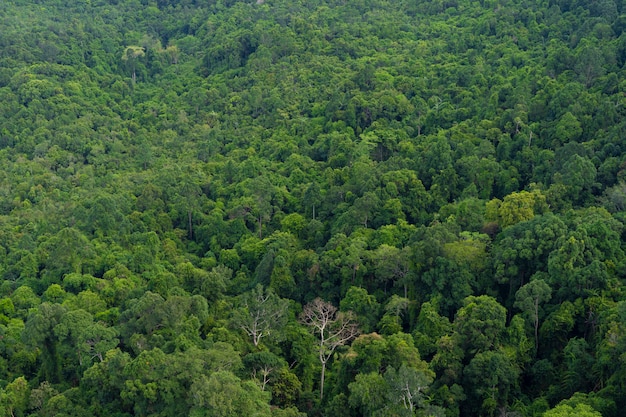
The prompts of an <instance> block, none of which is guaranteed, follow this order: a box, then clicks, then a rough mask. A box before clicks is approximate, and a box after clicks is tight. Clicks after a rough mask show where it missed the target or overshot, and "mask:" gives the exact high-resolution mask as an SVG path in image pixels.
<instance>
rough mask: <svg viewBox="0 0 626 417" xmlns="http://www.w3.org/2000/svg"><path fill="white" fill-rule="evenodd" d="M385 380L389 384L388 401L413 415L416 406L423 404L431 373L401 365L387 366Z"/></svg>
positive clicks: (431, 379)
mask: <svg viewBox="0 0 626 417" xmlns="http://www.w3.org/2000/svg"><path fill="white" fill-rule="evenodd" d="M385 381H386V382H387V385H388V386H389V391H388V393H387V399H388V402H389V403H390V404H393V405H396V406H400V408H401V409H402V408H403V409H404V410H406V411H408V412H409V413H408V414H407V415H410V416H413V415H415V412H416V411H417V409H418V408H423V407H424V406H425V397H426V391H427V389H428V387H429V385H430V384H431V382H432V381H433V375H432V372H431V371H429V370H417V369H413V368H410V367H407V366H406V365H402V366H400V368H399V369H398V370H395V369H394V368H389V369H388V370H387V372H385ZM400 415H403V414H400Z"/></svg>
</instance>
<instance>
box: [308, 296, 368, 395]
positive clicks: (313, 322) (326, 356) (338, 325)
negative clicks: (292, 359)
mask: <svg viewBox="0 0 626 417" xmlns="http://www.w3.org/2000/svg"><path fill="white" fill-rule="evenodd" d="M300 320H301V321H302V323H304V324H305V325H307V326H309V327H310V328H311V330H312V331H313V333H314V334H315V335H316V336H317V338H318V343H319V344H318V354H319V360H320V363H321V364H322V373H321V376H320V399H323V398H324V377H325V373H326V364H327V363H328V361H329V360H330V358H331V357H332V356H333V353H335V350H336V349H337V348H338V347H339V346H343V345H345V344H346V343H348V342H349V341H351V340H352V339H354V338H355V337H356V336H357V335H358V334H359V328H358V326H357V324H356V322H354V320H353V319H352V316H351V314H350V313H343V312H338V311H337V307H335V306H333V305H332V304H331V303H329V302H326V301H324V300H322V299H321V298H316V299H315V300H313V301H311V302H310V303H309V304H307V305H305V306H304V309H303V311H302V314H301V315H300Z"/></svg>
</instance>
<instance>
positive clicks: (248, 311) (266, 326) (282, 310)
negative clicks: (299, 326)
mask: <svg viewBox="0 0 626 417" xmlns="http://www.w3.org/2000/svg"><path fill="white" fill-rule="evenodd" d="M239 303H240V307H239V309H237V310H235V311H234V312H233V324H234V325H235V326H236V327H238V328H240V329H242V330H243V331H244V332H245V333H246V334H247V335H248V336H249V337H251V338H252V343H253V344H254V346H255V347H259V343H260V342H261V339H262V338H265V337H269V336H271V335H272V334H273V333H274V331H276V330H278V329H280V328H281V327H282V326H283V324H284V322H285V319H286V314H287V308H288V302H287V300H283V299H281V298H280V297H278V296H277V295H276V294H275V293H274V291H272V290H271V289H270V288H268V289H264V288H263V286H262V285H261V284H258V285H257V286H256V287H255V288H254V289H253V290H251V291H250V292H248V293H245V294H242V295H241V297H240V301H239Z"/></svg>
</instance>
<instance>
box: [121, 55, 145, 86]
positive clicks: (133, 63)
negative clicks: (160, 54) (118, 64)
mask: <svg viewBox="0 0 626 417" xmlns="http://www.w3.org/2000/svg"><path fill="white" fill-rule="evenodd" d="M145 54H146V50H145V48H144V47H143V46H136V45H130V46H127V47H126V49H124V53H123V54H122V61H124V62H128V63H129V64H130V68H131V71H132V73H133V74H132V80H133V85H135V82H136V81H137V59H138V58H139V57H142V56H144V55H145Z"/></svg>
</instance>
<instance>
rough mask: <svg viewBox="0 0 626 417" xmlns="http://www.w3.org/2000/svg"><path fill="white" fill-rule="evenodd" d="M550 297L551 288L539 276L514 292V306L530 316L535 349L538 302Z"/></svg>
mask: <svg viewBox="0 0 626 417" xmlns="http://www.w3.org/2000/svg"><path fill="white" fill-rule="evenodd" d="M551 297H552V288H550V286H549V285H548V284H547V283H546V282H545V281H544V280H543V279H541V278H537V279H534V280H531V281H530V282H529V283H528V284H526V285H524V286H523V287H521V288H520V289H519V290H517V293H515V304H514V306H515V307H516V308H519V309H520V310H521V311H522V312H523V313H524V314H526V315H527V316H528V317H529V318H530V322H531V323H532V324H533V327H534V331H535V350H537V349H538V348H539V319H540V313H541V310H540V303H545V302H547V301H549V300H550V298H551Z"/></svg>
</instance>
